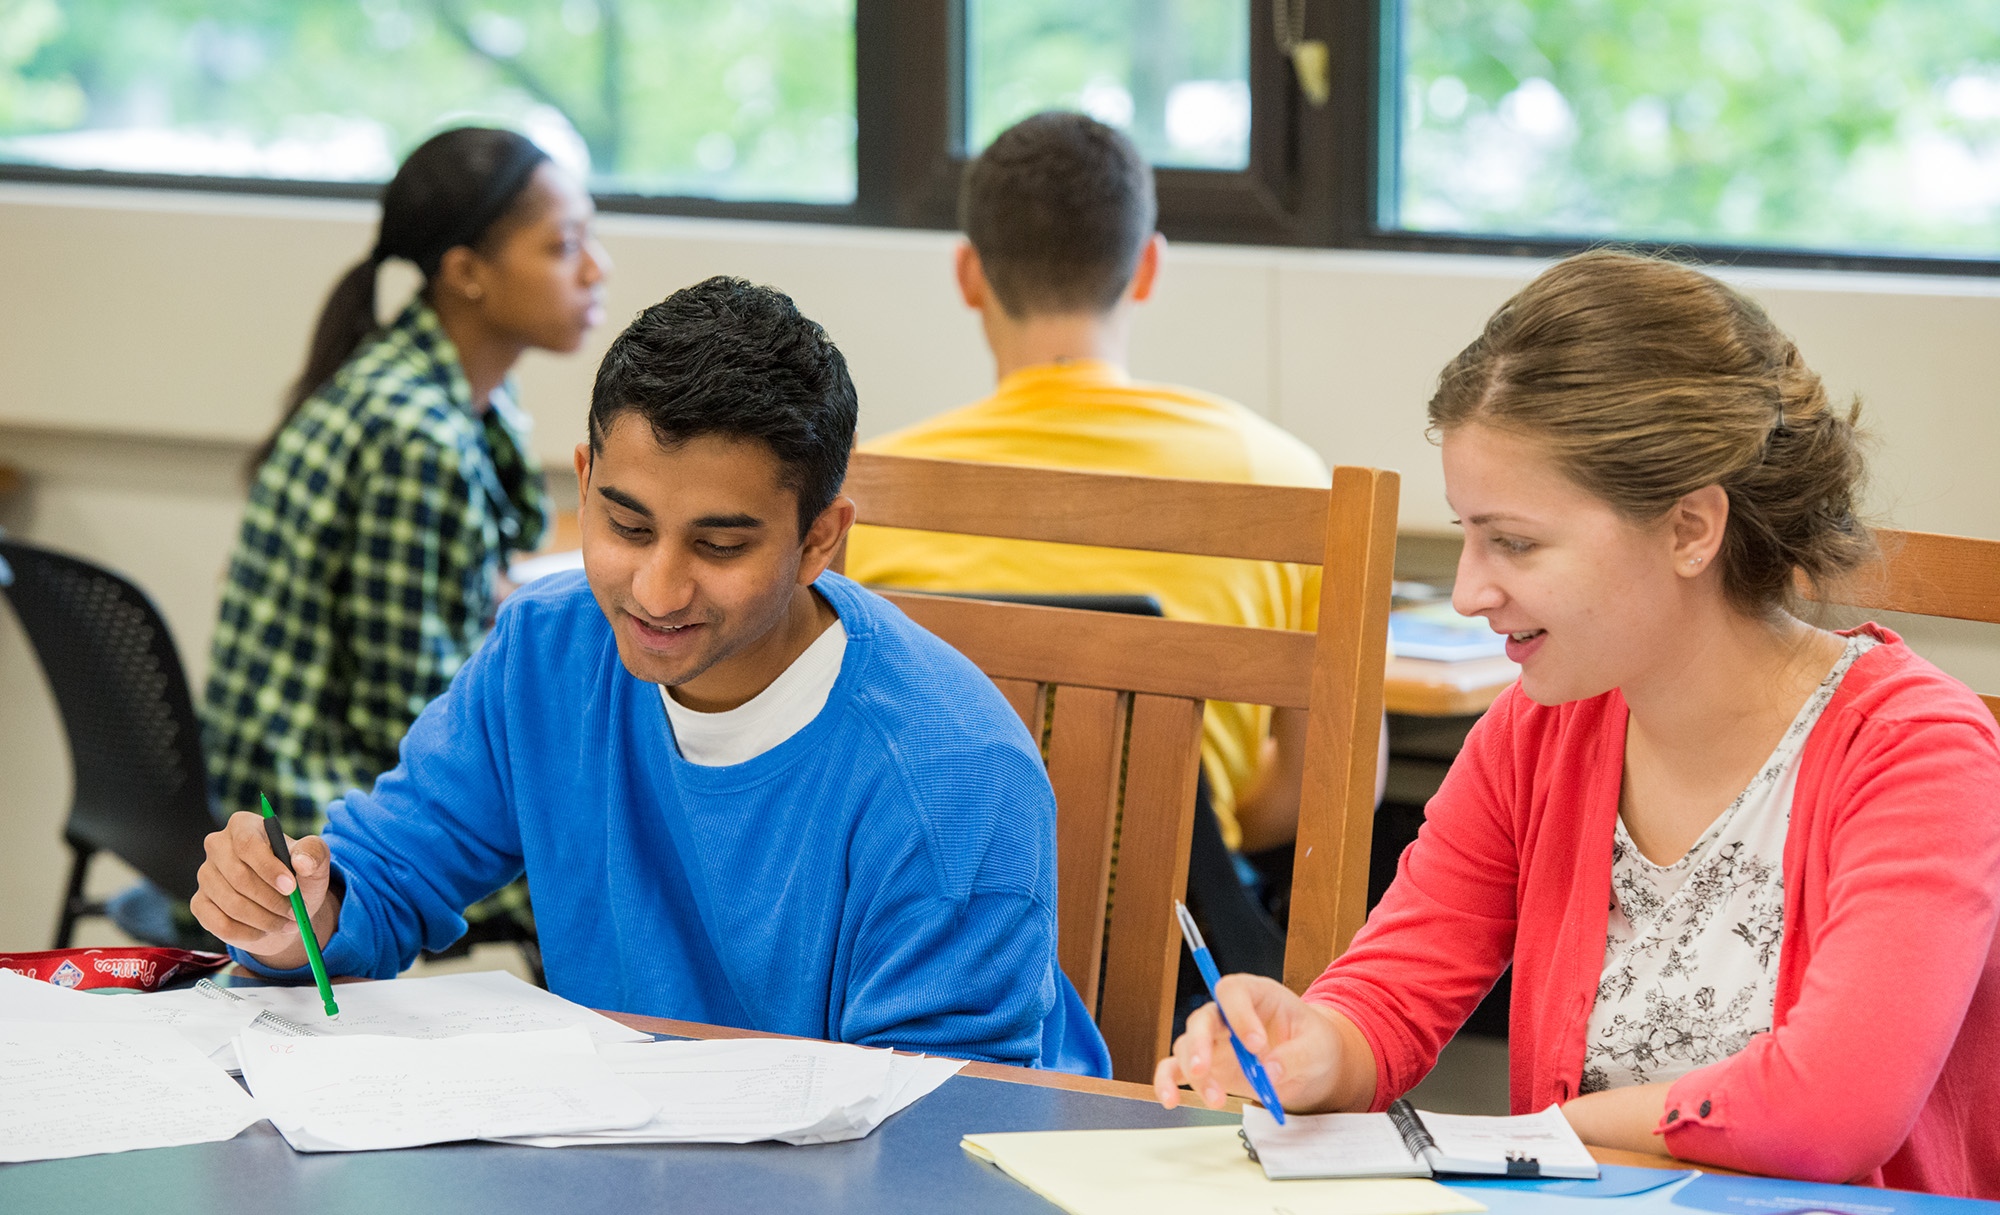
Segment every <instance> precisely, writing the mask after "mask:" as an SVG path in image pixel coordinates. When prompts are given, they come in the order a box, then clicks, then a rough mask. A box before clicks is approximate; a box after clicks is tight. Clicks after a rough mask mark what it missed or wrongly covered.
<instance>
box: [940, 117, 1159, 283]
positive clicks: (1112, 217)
mask: <svg viewBox="0 0 2000 1215" xmlns="http://www.w3.org/2000/svg"><path fill="white" fill-rule="evenodd" d="M1158 214H1159V213H1158V208H1157V204H1156V203H1155V202H1154V199H1153V169H1152V166H1151V165H1148V164H1147V163H1146V158H1145V157H1143V156H1141V155H1140V154H1139V149H1137V148H1135V147H1133V146H1132V141H1131V140H1129V139H1127V138H1125V137H1124V136H1123V135H1121V134H1119V133H1118V132H1117V131H1114V130H1112V129H1111V128H1110V127H1107V126H1105V125H1104V124H1103V123H1101V122H1098V121H1096V120H1095V119H1092V118H1088V117H1085V116H1084V115H1082V114H1070V113H1064V112H1061V111H1050V112H1048V113H1044V114H1036V115H1035V116H1033V117H1032V118H1024V119H1022V120H1021V121H1020V122H1017V123H1015V124H1014V125H1013V126H1011V127H1008V128H1007V129H1006V130H1004V131H1002V132H1000V135H999V137H998V138H996V139H995V140H994V141H993V142H992V143H990V144H988V145H987V146H986V150H985V151H984V152H981V153H980V154H979V155H978V156H977V157H976V158H975V159H974V160H973V161H972V163H971V164H969V165H967V166H966V167H965V179H964V181H963V183H962V184H961V186H960V188H959V192H958V226H959V230H960V231H962V232H964V233H965V238H966V239H967V240H969V241H971V242H972V247H973V248H974V249H976V250H978V252H979V263H980V265H981V267H983V268H984V269H985V271H986V282H987V284H988V285H989V286H991V287H992V288H993V294H994V296H995V297H996V298H998V299H999V301H1000V306H1001V307H1002V308H1003V309H1005V310H1006V312H1007V315H1008V316H1011V317H1013V318H1014V319H1016V320H1019V319H1021V318H1023V317H1026V316H1031V315H1035V314H1048V313H1076V312H1092V313H1105V312H1109V311H1110V310H1111V309H1112V307H1113V306H1115V305H1116V304H1117V303H1118V297H1119V296H1121V295H1123V294H1124V293H1125V287H1126V285H1127V284H1129V283H1130V282H1131V281H1132V273H1133V271H1134V270H1136V269H1137V268H1138V265H1139V254H1140V252H1141V251H1142V250H1144V249H1145V247H1146V242H1147V241H1148V240H1150V239H1152V236H1153V225H1154V222H1155V220H1157V218H1158Z"/></svg>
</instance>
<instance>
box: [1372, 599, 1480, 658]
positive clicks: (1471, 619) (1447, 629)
mask: <svg viewBox="0 0 2000 1215" xmlns="http://www.w3.org/2000/svg"><path fill="white" fill-rule="evenodd" d="M1506 652H1507V635H1506V634H1505V633H1496V632H1494V631H1493V626H1492V625H1490V624H1488V623H1487V622H1486V621H1485V620H1483V619H1481V618H1479V617H1476V616H1461V615H1459V614H1458V613H1457V612H1456V611H1454V610H1452V606H1451V604H1450V602H1449V601H1447V602H1444V603H1427V604H1425V605H1424V606H1423V607H1413V608H1403V609H1401V610H1399V611H1394V612H1390V613H1389V653H1390V654H1391V655H1393V656H1395V657H1397V658H1425V659H1429V660H1431V661H1433V662H1463V661H1464V660H1466V659H1468V658H1491V657H1494V656H1495V655H1499V654H1505V653H1506Z"/></svg>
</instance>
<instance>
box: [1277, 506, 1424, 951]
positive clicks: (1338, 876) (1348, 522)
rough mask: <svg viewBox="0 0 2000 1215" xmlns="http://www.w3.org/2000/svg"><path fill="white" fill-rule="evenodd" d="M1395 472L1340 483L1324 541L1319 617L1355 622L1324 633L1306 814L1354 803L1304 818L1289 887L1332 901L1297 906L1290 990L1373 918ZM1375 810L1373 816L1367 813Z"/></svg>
mask: <svg viewBox="0 0 2000 1215" xmlns="http://www.w3.org/2000/svg"><path fill="white" fill-rule="evenodd" d="M1396 493H1397V479H1396V477H1395V475H1394V474H1390V475H1388V476H1386V477H1379V478H1360V477H1348V478H1339V477H1336V478H1335V481H1334V486H1333V502H1332V506H1331V512H1330V517H1331V518H1333V519H1335V520H1337V521H1338V522H1336V523H1335V524H1333V525H1332V526H1331V527H1330V528H1329V530H1328V532H1327V537H1326V555H1325V558H1324V561H1323V565H1322V568H1323V570H1324V571H1325V572H1324V574H1323V576H1322V579H1321V591H1320V608H1319V610H1320V618H1321V619H1322V620H1327V619H1333V620H1349V621H1358V622H1359V627H1358V628H1344V629H1328V628H1322V629H1321V630H1320V633H1319V636H1318V646H1317V647H1316V649H1315V653H1314V655H1313V663H1312V668H1311V669H1312V673H1313V674H1312V681H1313V688H1312V704H1313V705H1314V706H1315V707H1314V709H1313V711H1312V714H1311V715H1310V716H1309V717H1308V718H1307V720H1306V769H1305V785H1304V788H1303V789H1302V791H1301V795H1300V805H1301V806H1346V807H1348V808H1349V811H1348V813H1346V814H1338V813H1333V814H1329V813H1318V814H1303V813H1302V814H1301V815H1300V816H1299V830H1298V837H1297V842H1296V844H1295V845H1294V851H1293V854H1292V855H1293V862H1292V889H1293V890H1294V891H1298V890H1309V891H1327V892H1331V897H1324V898H1309V899H1306V900H1305V901H1303V902H1301V901H1299V900H1298V899H1297V898H1296V897H1295V898H1294V899H1293V901H1292V911H1291V922H1290V924H1289V926H1288V928H1287V931H1286V941H1285V983H1286V985H1287V986H1289V987H1291V988H1292V989H1293V990H1295V991H1304V990H1305V989H1306V987H1307V986H1308V985H1310V984H1311V983H1312V981H1313V980H1314V979H1317V978H1318V977H1319V975H1320V972H1321V971H1323V970H1325V969H1326V967H1327V965H1328V963H1330V962H1332V961H1333V959H1334V958H1335V957H1338V956H1339V955H1340V954H1341V953H1342V952H1344V951H1345V950H1346V949H1347V943H1348V942H1349V941H1351V940H1353V939H1354V934H1355V933H1357V932H1359V931H1361V925H1362V923H1363V922H1364V921H1365V920H1366V919H1367V917H1368V853H1369V843H1370V840H1371V837H1372V834H1373V831H1374V817H1373V807H1374V805H1375V762H1376V759H1377V748H1376V744H1377V741H1378V733H1377V732H1378V731H1379V730H1380V729H1381V710H1380V706H1381V704H1382V679H1383V672H1384V669H1385V663H1386V662H1387V660H1388V644H1389V596H1388V595H1386V594H1382V593H1381V589H1382V588H1386V587H1387V586H1388V583H1389V579H1390V577H1391V566H1392V565H1393V564H1394V562H1395V559H1396ZM1362 807H1367V808H1368V809H1367V810H1362V809H1361V808H1362Z"/></svg>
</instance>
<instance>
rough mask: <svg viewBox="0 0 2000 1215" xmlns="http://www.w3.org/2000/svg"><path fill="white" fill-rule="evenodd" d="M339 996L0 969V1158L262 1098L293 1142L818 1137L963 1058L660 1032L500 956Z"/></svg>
mask: <svg viewBox="0 0 2000 1215" xmlns="http://www.w3.org/2000/svg"><path fill="white" fill-rule="evenodd" d="M340 1008H341V1015H340V1017H339V1019H338V1020H332V1019H329V1018H328V1017H327V1016H326V1015H325V1013H324V1010H323V1009H322V1007H321V1005H320V1003H319V997H318V993H317V992H316V991H314V989H312V988H309V987H302V988H285V987H240V988H223V987H218V986H215V985H214V984H209V983H206V982H205V981H204V983H203V984H202V985H201V986H199V987H197V988H194V989H189V990H183V991H172V992H152V993H143V994H140V993H134V994H121V995H104V994H94V995H93V994H86V993H81V992H74V991H68V990H65V989H62V988H58V987H54V986H51V985H50V984H47V983H38V982H35V981H34V980H31V979H24V978H21V977H19V976H17V975H12V974H6V973H0V1160H8V1161H12V1160H42V1159H51V1158H55V1157H60V1156H77V1155H86V1154H89V1153H93V1152H115V1151H124V1150H127V1149H129V1148H136V1147H156V1146H166V1145H169V1144H181V1143H202V1142H207V1141H210V1140H216V1139H228V1138H230V1137H232V1136H234V1135H235V1134H237V1133H238V1132H239V1131H241V1130H242V1129H243V1128H244V1127H245V1126H248V1125H249V1124H251V1123H253V1122H255V1121H257V1120H258V1119H259V1118H269V1119H270V1120H271V1122H272V1123H273V1124H274V1125H275V1126H276V1127H277V1128H278V1131H279V1133H280V1134H282V1135H283V1136H284V1137H285V1139H286V1141H287V1142H289V1143H290V1144H291V1145H292V1147H293V1148H295V1149H297V1150H299V1151H302V1152H331V1151H364V1150H371V1149H378V1148H400V1147H416V1146H419V1145H422V1144H430V1143H447V1142H452V1141H456V1140H462V1139H491V1140H497V1141H500V1142H508V1143H521V1144H531V1145H534V1146H546V1147H562V1146H568V1145H571V1144H585V1143H627V1144H630V1143H750V1142H755V1141H758V1140H779V1141H782V1142H785V1143H832V1142H836V1141H838V1140H843V1139H857V1138H860V1137H861V1136H864V1135H866V1134H868V1133H869V1132H870V1131H872V1130H874V1129H875V1128H876V1127H877V1126H880V1125H881V1124H882V1122H883V1121H884V1120H885V1119H887V1118H888V1117H890V1116H891V1115H892V1114H894V1113H896V1112H897V1111H898V1110H901V1109H903V1108H904V1107H905V1106H908V1105H909V1104H911V1103H912V1102H914V1101H916V1100H918V1099H919V1098H921V1097H923V1096H924V1095H925V1094H927V1093H929V1092H930V1091H932V1090H933V1089H935V1088H937V1087H938V1086H939V1085H940V1084H943V1083H944V1082H945V1081H946V1080H947V1079H949V1078H950V1077H951V1076H952V1075H953V1074H955V1073H956V1072H957V1071H958V1070H959V1069H960V1068H961V1067H963V1066H964V1064H963V1062H961V1061H960V1060H957V1059H932V1058H927V1057H923V1056H909V1055H897V1054H896V1053H894V1052H893V1051H887V1050H869V1049H865V1048H862V1047H857V1046H844V1045H840V1044H838V1043H825V1042H809V1041H794V1040H788V1039H772V1038H745V1039H740V1040H732V1041H719V1042H659V1043H656V1042H654V1041H653V1039H652V1035H650V1034H646V1033H642V1032H640V1031H638V1030H635V1029H631V1028H628V1027H627V1026H625V1025H623V1024H620V1023H619V1022H617V1021H614V1020H612V1019H610V1018H609V1017H605V1016H603V1015H601V1014H599V1013H595V1012H592V1011H591V1010H590V1009H587V1008H584V1007H583V1006H581V1005H578V1004H573V1003H571V1002H570V1001H568V1000H565V999H562V998H561V997H559V996H555V995H552V994H550V993H548V992H546V991H542V990H541V989H539V988H536V987H531V986H529V985H528V984H526V983H523V982H521V981H520V980H519V979H516V978H514V977H513V976H511V975H508V974H505V973H502V972H491V973H485V974H464V975H445V976H440V977H436V978H428V979H399V980H395V981H393V982H384V983H356V984H351V985H343V986H342V987H341V989H340ZM218 1064H219V1065H221V1066H218ZM224 1068H228V1069H230V1070H240V1071H241V1072H242V1075H243V1081H244V1085H245V1086H247V1087H248V1088H249V1090H250V1093H249V1094H248V1095H246V1094H245V1093H244V1092H243V1089H242V1088H240V1087H238V1086H237V1084H236V1083H235V1082H234V1081H232V1080H230V1079H229V1078H228V1077H227V1076H226V1075H225V1074H224ZM253 1097H254V1100H253Z"/></svg>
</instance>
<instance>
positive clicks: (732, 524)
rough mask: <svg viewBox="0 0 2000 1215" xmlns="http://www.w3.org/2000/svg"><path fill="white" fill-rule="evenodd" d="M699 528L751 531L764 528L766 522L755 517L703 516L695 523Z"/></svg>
mask: <svg viewBox="0 0 2000 1215" xmlns="http://www.w3.org/2000/svg"><path fill="white" fill-rule="evenodd" d="M694 526H696V527H699V528H727V529H730V530H733V531H749V530H754V529H756V528H760V527H762V526H764V521H763V520H762V519H759V518H758V517H757V516H755V515H743V514H737V515H703V516H702V517H701V518H699V519H696V520H695V521H694Z"/></svg>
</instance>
